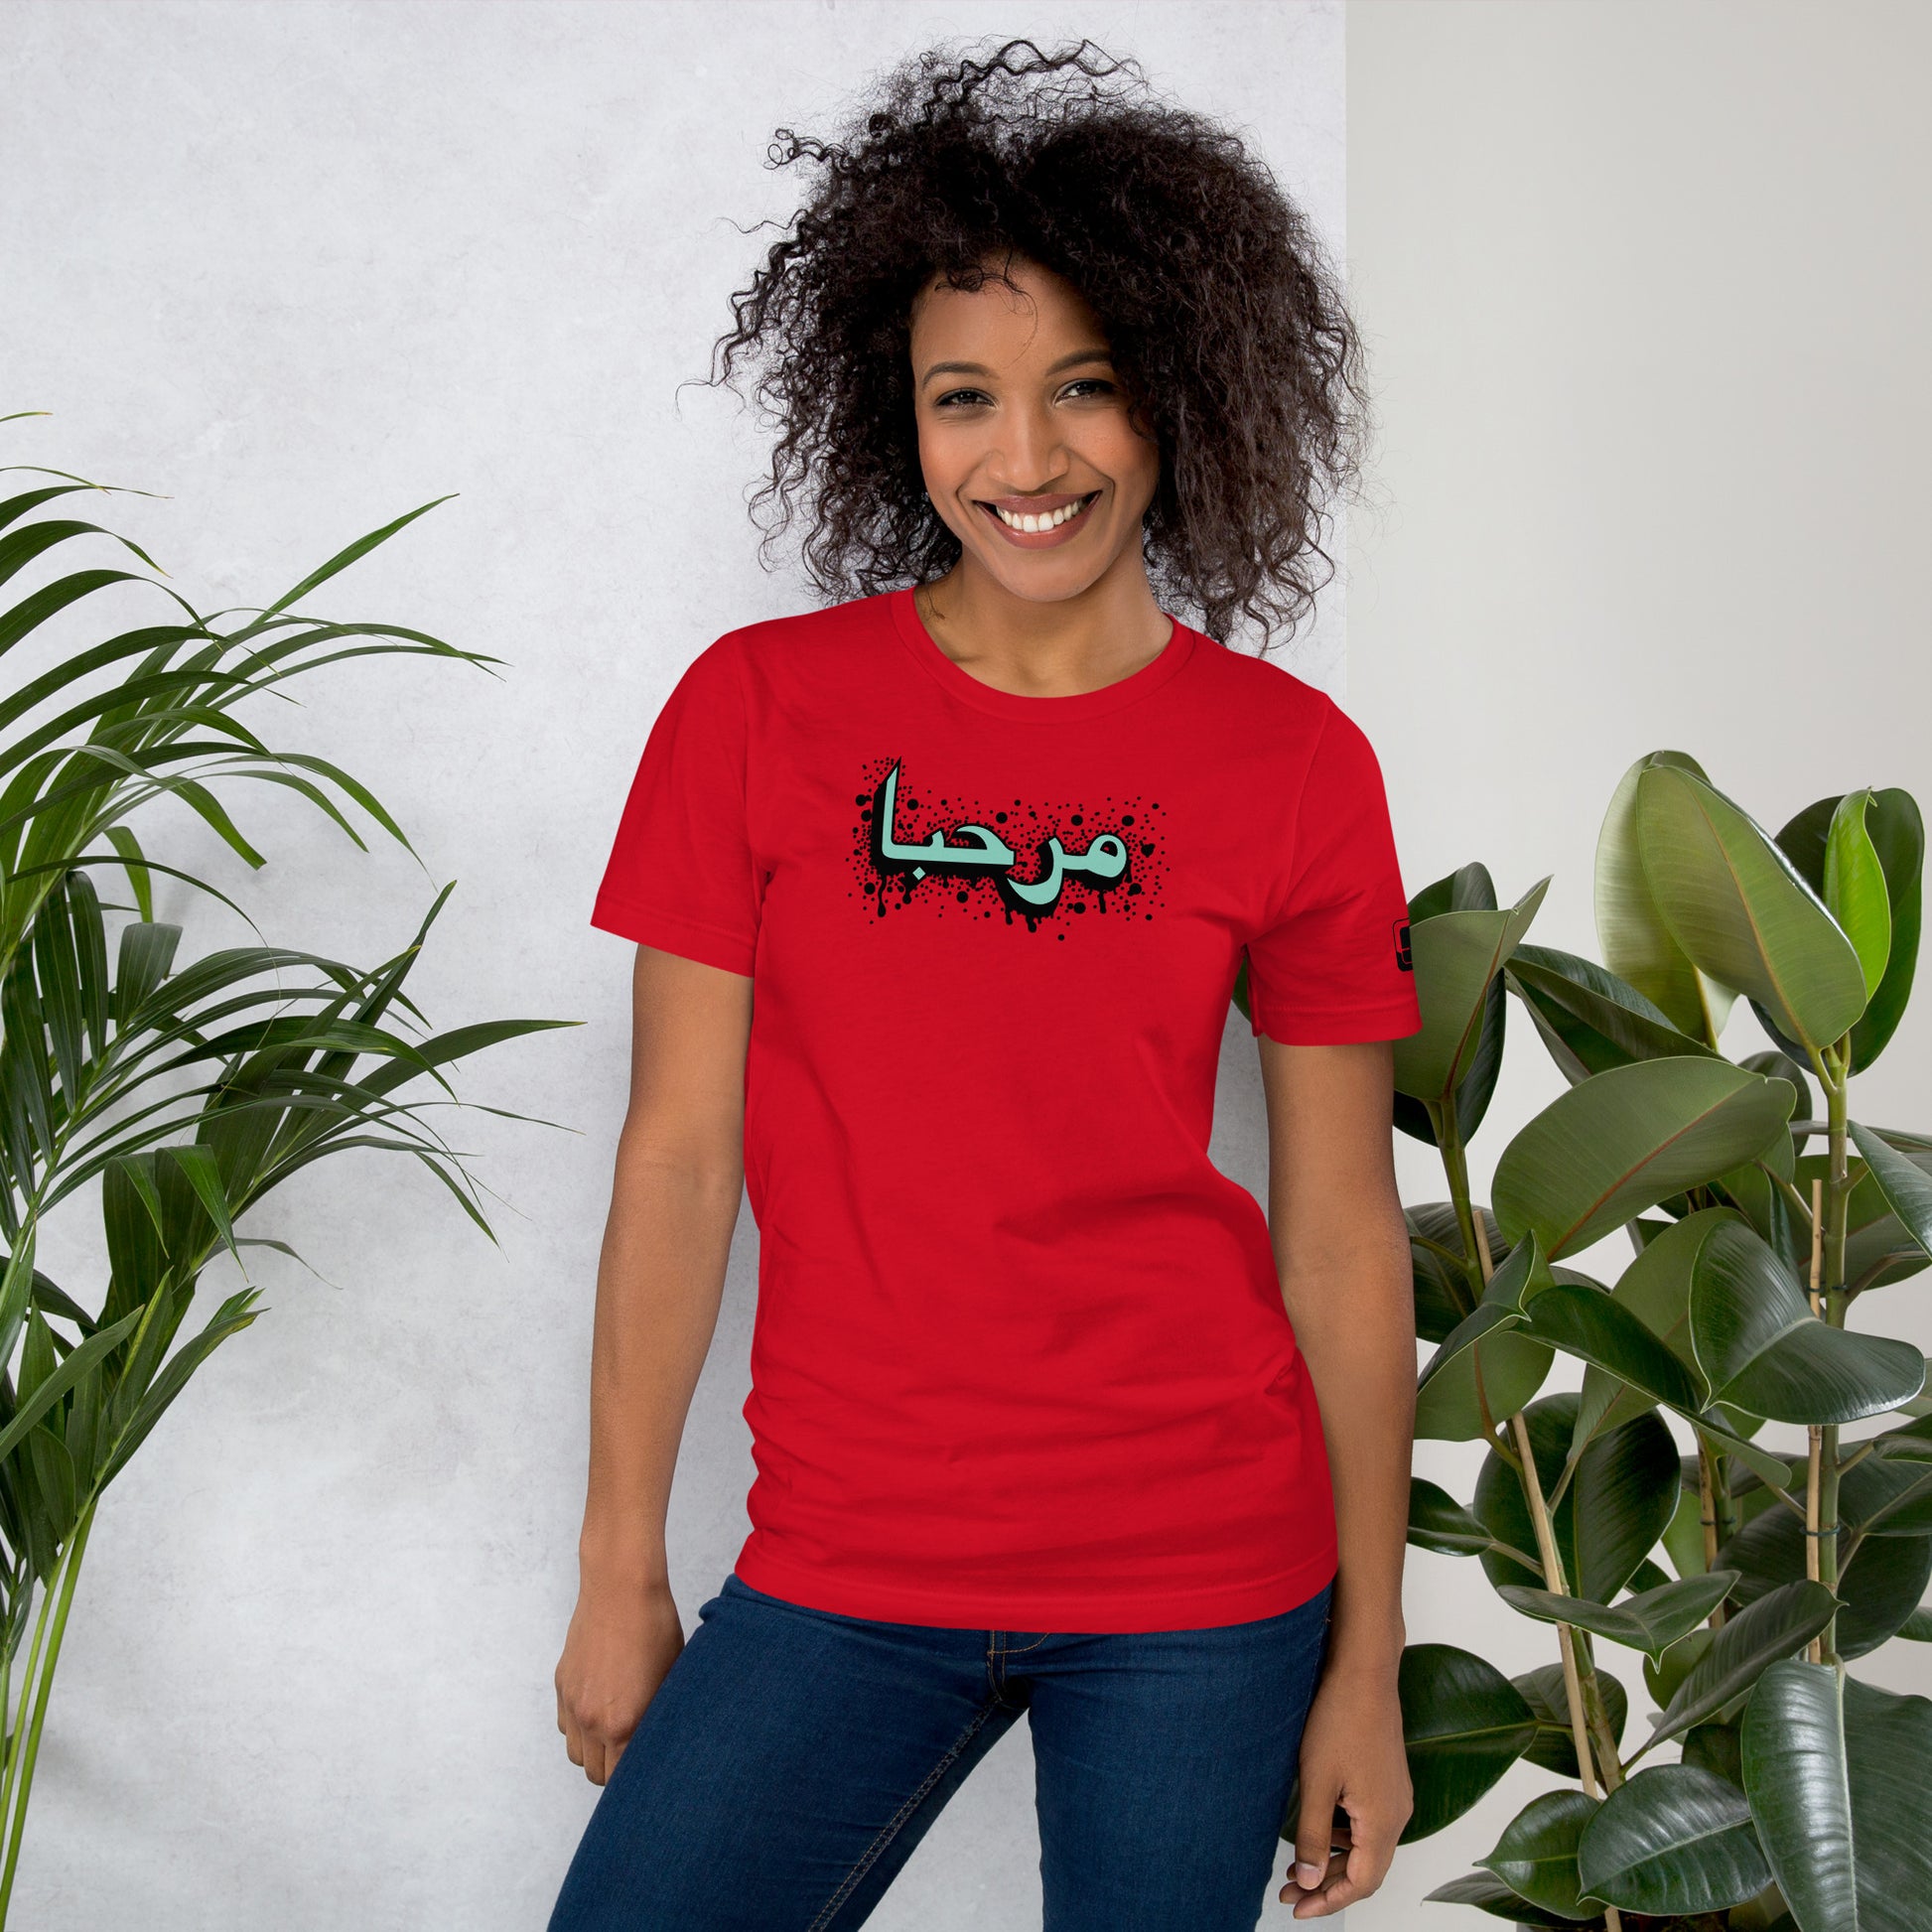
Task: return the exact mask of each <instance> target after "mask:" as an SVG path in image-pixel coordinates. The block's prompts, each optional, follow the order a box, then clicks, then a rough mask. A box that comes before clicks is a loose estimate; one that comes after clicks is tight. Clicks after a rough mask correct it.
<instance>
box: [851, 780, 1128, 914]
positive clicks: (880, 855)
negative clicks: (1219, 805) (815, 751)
mask: <svg viewBox="0 0 1932 1932" xmlns="http://www.w3.org/2000/svg"><path fill="white" fill-rule="evenodd" d="M880 763H881V764H883V767H884V768H883V769H881V768H880V766H879V765H875V766H874V771H876V772H877V776H876V777H870V774H869V777H870V787H869V789H867V790H863V791H861V792H860V793H859V794H858V796H857V799H856V801H855V802H856V803H857V806H858V812H859V816H858V823H857V824H856V825H855V827H854V866H855V870H856V871H857V873H858V875H859V880H860V884H859V887H858V889H857V890H858V892H859V895H860V897H862V898H863V899H864V900H865V902H866V903H867V904H868V906H869V908H870V909H871V910H872V911H873V912H874V914H875V915H876V916H877V917H880V918H884V917H885V916H886V915H887V914H888V913H890V912H895V911H902V910H907V909H910V908H911V907H913V906H915V905H916V906H922V907H926V908H929V909H930V910H931V911H933V912H935V913H937V914H939V915H940V916H945V915H947V914H949V913H950V914H952V915H954V916H964V917H967V918H1004V919H1005V920H1006V922H1007V923H1008V924H1009V925H1014V924H1019V923H1024V924H1025V925H1026V927H1027V928H1028V930H1029V931H1035V932H1036V931H1038V930H1040V928H1041V925H1042V923H1043V922H1044V921H1047V920H1051V921H1053V929H1054V931H1055V932H1056V933H1057V934H1058V936H1060V937H1062V938H1063V937H1064V936H1065V933H1066V930H1067V928H1068V925H1069V923H1071V922H1072V921H1075V920H1077V919H1079V918H1080V917H1083V916H1084V915H1086V914H1087V913H1089V912H1093V913H1100V914H1104V915H1108V916H1112V917H1126V918H1152V917H1153V916H1154V914H1155V908H1156V907H1157V906H1158V904H1159V903H1160V897H1161V891H1160V888H1161V881H1162V875H1163V871H1164V868H1163V866H1162V863H1161V841H1160V838H1159V837H1158V835H1157V833H1156V831H1155V827H1156V825H1157V824H1158V823H1159V820H1160V816H1161V807H1160V803H1159V801H1158V800H1149V799H1143V798H1139V797H1125V798H1113V797H1108V798H1105V799H1102V800H1099V801H1096V802H1094V803H1088V804H1074V803H1068V802H1065V801H1053V800H1027V799H1021V798H1015V799H1012V800H1010V801H1008V802H1006V803H1003V804H999V805H985V804H977V805H975V804H965V803H962V802H961V801H959V800H956V799H953V798H950V797H937V798H935V797H931V796H929V795H923V794H922V788H921V787H918V786H915V785H914V784H913V783H912V781H911V780H910V779H909V778H908V777H907V776H906V773H905V770H904V766H903V762H902V761H901V760H900V759H891V760H890V761H887V760H881V761H880Z"/></svg>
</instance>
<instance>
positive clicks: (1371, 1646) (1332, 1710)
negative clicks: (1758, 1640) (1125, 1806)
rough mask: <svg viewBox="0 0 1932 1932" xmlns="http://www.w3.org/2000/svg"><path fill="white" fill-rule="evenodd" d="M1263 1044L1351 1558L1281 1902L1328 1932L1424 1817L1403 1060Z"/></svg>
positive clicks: (1291, 1288)
mask: <svg viewBox="0 0 1932 1932" xmlns="http://www.w3.org/2000/svg"><path fill="white" fill-rule="evenodd" d="M1257 1038H1258V1041H1259V1046H1260V1052H1261V1071H1262V1084H1263V1087H1264V1089H1265V1091H1266V1094H1267V1101H1268V1147H1269V1160H1268V1170H1269V1173H1268V1222H1269V1228H1270V1230H1271V1233H1272V1236H1273V1240H1274V1247H1275V1264H1276V1268H1277V1270H1278V1272H1279V1273H1280V1276H1281V1284H1282V1298H1283V1300H1284V1302H1285V1303H1286V1304H1287V1307H1288V1314H1289V1319H1290V1320H1291V1321H1292V1322H1293V1323H1294V1324H1295V1334H1296V1339H1297V1341H1298V1343H1299V1344H1300V1347H1301V1351H1302V1356H1303V1359H1304V1360H1305V1361H1306V1362H1307V1363H1308V1365H1309V1373H1310V1375H1311V1377H1312V1379H1313V1382H1314V1392H1315V1397H1316V1400H1317V1401H1318V1402H1319V1403H1320V1406H1321V1426H1322V1434H1323V1436H1324V1438H1325V1440H1326V1444H1327V1450H1328V1467H1329V1473H1330V1476H1331V1478H1332V1480H1333V1484H1334V1497H1335V1526H1336V1535H1337V1538H1338V1542H1339V1546H1340V1551H1339V1564H1338V1569H1337V1574H1336V1578H1335V1593H1334V1599H1333V1604H1332V1607H1331V1611H1330V1618H1331V1621H1330V1625H1329V1637H1328V1658H1327V1663H1326V1665H1325V1667H1324V1669H1323V1671H1322V1676H1321V1683H1320V1686H1319V1688H1318V1689H1317V1691H1316V1692H1315V1698H1314V1704H1313V1706H1312V1708H1311V1711H1310V1713H1309V1722H1308V1727H1307V1729H1306V1730H1305V1731H1304V1733H1303V1737H1302V1765H1301V1775H1302V1798H1301V1812H1300V1817H1299V1821H1298V1824H1297V1827H1296V1834H1295V1872H1294V1875H1293V1877H1292V1878H1291V1880H1290V1882H1289V1883H1288V1884H1287V1885H1285V1886H1284V1887H1283V1888H1282V1893H1281V1896H1282V1899H1283V1901H1284V1902H1285V1903H1293V1904H1294V1906H1295V1916H1296V1917H1297V1918H1324V1917H1326V1916H1327V1915H1328V1914H1329V1913H1332V1912H1338V1911H1340V1910H1341V1909H1342V1908H1343V1907H1344V1906H1347V1905H1352V1904H1354V1903H1355V1902H1356V1901H1357V1900H1358V1899H1362V1898H1366V1897H1367V1896H1368V1895H1369V1893H1371V1892H1372V1891H1374V1890H1375V1889H1376V1887H1377V1886H1378V1885H1380V1884H1381V1882H1382V1879H1383V1877H1384V1876H1385V1875H1386V1874H1387V1872H1388V1868H1389V1863H1390V1861H1391V1860H1392V1859H1393V1858H1394V1856H1395V1847H1396V1840H1397V1838H1398V1836H1399V1835H1400V1834H1401V1831H1402V1828H1403V1826H1404V1825H1406V1824H1407V1823H1408V1821H1409V1815H1410V1811H1411V1809H1412V1801H1413V1794H1412V1792H1411V1789H1410V1783H1409V1766H1408V1760H1407V1758H1406V1756H1405V1755H1404V1752H1403V1748H1402V1709H1401V1705H1400V1703H1399V1702H1398V1699H1397V1696H1396V1672H1397V1667H1398V1666H1399V1664H1400V1662H1401V1659H1402V1645H1403V1636H1404V1632H1403V1622H1402V1558H1403V1550H1404V1546H1405V1544H1406V1542H1407V1536H1408V1524H1409V1463H1410V1450H1411V1447H1412V1444H1413V1439H1414V1435H1415V1414H1416V1339H1415V1337H1416V1329H1415V1301H1414V1289H1413V1287H1412V1282H1411V1273H1410V1259H1409V1237H1408V1230H1407V1227H1406V1225H1405V1223H1404V1221H1403V1218H1402V1205H1401V1202H1400V1200H1399V1198H1398V1196H1397V1193H1396V1184H1395V1162H1394V1154H1393V1149H1392V1146H1391V1140H1390V1123H1391V1119H1392V1116H1393V1112H1394V1107H1393V1093H1394V1074H1393V1067H1394V1053H1393V1049H1392V1048H1391V1046H1390V1044H1389V1043H1388V1042H1387V1041H1386V1040H1378V1041H1371V1042H1368V1043H1365V1044H1356V1045H1341V1046H1285V1045H1282V1044H1281V1043H1279V1042H1278V1041H1276V1040H1273V1039H1270V1038H1269V1037H1268V1036H1267V1035H1258V1036H1257ZM1338 1805H1339V1806H1340V1808H1341V1810H1342V1811H1343V1812H1344V1813H1345V1814H1346V1815H1347V1819H1348V1826H1347V1829H1346V1830H1345V1831H1344V1830H1341V1829H1338V1826H1339V1821H1338V1820H1337V1819H1336V1817H1335V1809H1336V1807H1337V1806H1338ZM1331 1852H1333V1853H1335V1854H1336V1855H1335V1856H1331Z"/></svg>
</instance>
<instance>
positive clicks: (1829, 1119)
mask: <svg viewBox="0 0 1932 1932" xmlns="http://www.w3.org/2000/svg"><path fill="white" fill-rule="evenodd" d="M1811 1061H1812V1066H1813V1068H1814V1070H1815V1071H1816V1072H1817V1074H1818V1079H1819V1084H1820V1085H1821V1086H1822V1087H1823V1088H1824V1089H1825V1121H1826V1134H1827V1141H1828V1147H1829V1152H1828V1155H1827V1159H1826V1164H1825V1165H1826V1176H1825V1183H1824V1215H1823V1219H1824V1227H1823V1229H1822V1231H1821V1234H1820V1237H1819V1239H1818V1242H1817V1247H1818V1251H1819V1259H1820V1273H1821V1275H1822V1288H1823V1296H1824V1309H1823V1315H1824V1319H1825V1320H1826V1321H1828V1322H1830V1323H1831V1325H1832V1326H1833V1327H1834V1328H1842V1327H1844V1326H1845V1311H1846V1308H1847V1306H1848V1304H1849V1303H1850V1300H1851V1298H1850V1297H1849V1296H1848V1295H1847V1294H1846V1292H1845V1238H1846V1227H1847V1223H1848V1222H1849V1220H1850V1219H1851V1212H1852V1175H1851V1161H1850V1159H1849V1157H1848V1155H1847V1153H1846V1144H1847V1141H1848V1139H1849V1136H1848V1134H1847V1132H1846V1117H1847V1107H1846V1093H1845V1090H1846V1086H1847V1083H1848V1081H1849V1079H1850V1075H1851V1067H1852V1042H1851V1039H1850V1038H1849V1037H1847V1038H1845V1039H1842V1040H1840V1041H1839V1042H1838V1044H1837V1045H1836V1046H1835V1047H1832V1046H1827V1047H1826V1048H1825V1049H1824V1051H1823V1052H1822V1053H1814V1054H1813V1055H1812V1056H1811ZM1818 1198H1819V1194H1818V1189H1817V1188H1816V1187H1814V1188H1813V1190H1812V1199H1813V1202H1814V1217H1816V1203H1817V1201H1818ZM1838 1478H1839V1460H1838V1425H1837V1424H1836V1423H1827V1424H1825V1425H1824V1426H1823V1427H1821V1428H1820V1429H1819V1430H1818V1524H1817V1528H1818V1534H1817V1535H1816V1536H1808V1537H1807V1538H1806V1541H1807V1542H1808V1543H1812V1544H1815V1545H1816V1546H1817V1550H1818V1581H1819V1582H1820V1583H1821V1584H1823V1585H1824V1586H1825V1587H1827V1588H1828V1589H1831V1590H1834V1591H1836V1590H1837V1588H1838V1580H1839V1560H1838V1558H1839V1551H1838V1533H1839V1521H1838ZM1806 1527H1807V1528H1809V1527H1810V1525H1809V1524H1808V1525H1807V1526H1806ZM1807 1571H1809V1566H1807ZM1815 1648H1816V1651H1817V1654H1818V1658H1819V1661H1820V1662H1821V1663H1827V1664H1833V1665H1837V1664H1840V1663H1841V1662H1842V1659H1841V1658H1840V1657H1839V1654H1838V1618H1837V1617H1836V1616H1834V1617H1833V1618H1832V1620H1831V1622H1829V1623H1828V1624H1826V1626H1825V1628H1824V1630H1823V1631H1822V1632H1821V1633H1820V1634H1819V1636H1818V1638H1817V1639H1816V1643H1815Z"/></svg>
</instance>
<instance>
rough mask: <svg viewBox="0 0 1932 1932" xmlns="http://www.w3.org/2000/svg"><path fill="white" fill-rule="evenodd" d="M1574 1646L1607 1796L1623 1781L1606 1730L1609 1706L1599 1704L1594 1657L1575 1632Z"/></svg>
mask: <svg viewBox="0 0 1932 1932" xmlns="http://www.w3.org/2000/svg"><path fill="white" fill-rule="evenodd" d="M1576 1644H1577V1654H1578V1657H1579V1659H1580V1662H1579V1667H1578V1673H1577V1674H1578V1676H1579V1678H1580V1679H1581V1680H1582V1682H1583V1690H1584V1710H1585V1713H1586V1714H1587V1717H1588V1719H1589V1734H1590V1736H1591V1737H1592V1738H1594V1739H1595V1742H1596V1767H1597V1769H1598V1770H1599V1771H1600V1772H1601V1773H1602V1774H1603V1790H1604V1793H1605V1794H1606V1795H1607V1794H1608V1793H1609V1792H1612V1791H1614V1790H1615V1789H1616V1788H1617V1786H1618V1785H1620V1784H1621V1783H1622V1782H1623V1760H1622V1759H1621V1758H1620V1757H1618V1756H1617V1754H1616V1732H1615V1731H1614V1730H1613V1729H1612V1728H1611V1727H1610V1711H1609V1706H1608V1705H1607V1704H1605V1703H1604V1701H1603V1685H1602V1681H1601V1680H1600V1679H1599V1678H1598V1677H1597V1675H1596V1658H1595V1654H1594V1653H1593V1652H1592V1651H1591V1649H1590V1645H1589V1639H1588V1638H1587V1636H1585V1635H1584V1634H1583V1633H1582V1632H1581V1631H1579V1632H1578V1633H1577V1636H1576Z"/></svg>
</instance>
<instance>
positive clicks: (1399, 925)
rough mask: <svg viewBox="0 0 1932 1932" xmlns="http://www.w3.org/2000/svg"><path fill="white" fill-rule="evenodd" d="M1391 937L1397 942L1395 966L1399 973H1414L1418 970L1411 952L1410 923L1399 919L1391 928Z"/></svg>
mask: <svg viewBox="0 0 1932 1932" xmlns="http://www.w3.org/2000/svg"><path fill="white" fill-rule="evenodd" d="M1389 936H1390V937H1391V938H1392V939H1393V940H1394V941H1395V965H1396V971H1397V972H1399V973H1413V972H1414V971H1415V970H1416V961H1415V956H1414V954H1412V953H1411V952H1410V950H1409V921H1408V920H1407V919H1397V920H1396V921H1395V923H1394V924H1393V925H1392V926H1390V928H1389Z"/></svg>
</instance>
